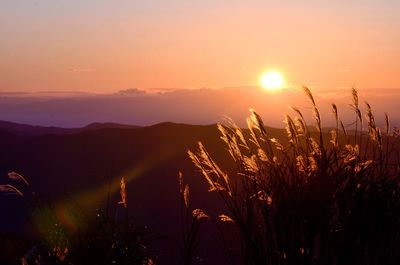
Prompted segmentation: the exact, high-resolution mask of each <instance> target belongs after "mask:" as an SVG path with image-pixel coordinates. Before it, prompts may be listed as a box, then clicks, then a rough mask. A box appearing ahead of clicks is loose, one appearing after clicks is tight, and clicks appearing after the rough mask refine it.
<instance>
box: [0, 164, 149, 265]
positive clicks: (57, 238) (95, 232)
mask: <svg viewBox="0 0 400 265" xmlns="http://www.w3.org/2000/svg"><path fill="white" fill-rule="evenodd" d="M8 176H9V178H10V179H11V180H17V181H20V182H22V183H23V184H24V185H25V186H26V187H29V188H30V185H29V183H28V181H27V180H26V179H25V178H24V177H22V176H21V175H19V174H17V173H15V172H11V173H9V174H8ZM125 185H126V184H125V180H124V178H122V179H121V189H120V194H121V201H120V202H118V205H117V206H118V208H117V209H116V210H117V211H121V210H122V211H124V213H125V214H124V217H123V218H122V219H119V218H117V216H116V215H115V216H113V217H111V216H110V215H109V213H104V212H103V211H101V210H98V211H97V213H96V214H95V215H93V216H92V215H86V214H84V213H83V212H82V211H80V210H79V207H74V209H67V208H71V207H72V206H71V205H69V204H68V203H67V202H64V203H61V204H60V205H55V204H53V203H50V202H39V200H37V199H36V198H35V200H32V201H33V204H32V217H33V220H34V224H35V227H36V230H37V233H38V235H39V240H38V241H37V242H36V243H35V244H34V245H33V246H32V247H31V248H30V249H29V250H28V251H27V252H26V254H25V255H24V256H23V257H22V258H21V264H23V265H30V264H35V265H53V264H77V265H78V264H104V265H106V264H107V265H108V264H120V265H124V264H138V265H139V264H140V265H151V264H154V263H153V259H152V257H151V253H150V250H149V248H148V246H149V244H150V239H149V238H148V234H149V233H148V231H147V227H146V226H143V225H140V224H139V223H137V222H135V221H134V220H133V219H132V218H131V217H129V215H128V210H127V207H128V201H127V192H126V190H125ZM21 190H22V189H18V188H17V187H16V186H15V185H11V184H5V185H0V191H1V192H3V193H6V194H12V195H17V196H21V197H23V198H24V197H25V194H24V192H23V191H21ZM31 193H32V194H34V193H33V192H31ZM119 205H120V206H119ZM60 209H61V210H62V211H69V214H71V212H74V214H75V215H76V216H69V218H70V220H68V221H69V222H71V221H72V219H74V220H75V221H76V222H77V223H75V224H70V223H68V221H67V222H66V221H65V220H62V219H63V216H62V214H61V215H60V213H59V212H58V210H60Z"/></svg>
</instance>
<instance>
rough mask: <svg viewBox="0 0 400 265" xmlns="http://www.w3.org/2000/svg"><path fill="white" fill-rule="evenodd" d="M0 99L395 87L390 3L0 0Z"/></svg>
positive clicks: (399, 77)
mask: <svg viewBox="0 0 400 265" xmlns="http://www.w3.org/2000/svg"><path fill="white" fill-rule="evenodd" d="M0 6H1V8H0V36H1V41H0V58H1V59H0V92H21V91H25V92H34V91H82V92H90V93H92V92H96V93H114V92H116V91H119V90H123V89H128V88H140V89H144V90H147V91H148V90H151V89H165V90H168V89H171V90H172V89H192V88H198V89H199V88H223V87H234V86H237V87H242V86H255V85H257V82H258V77H259V75H260V73H261V72H263V71H264V70H266V69H276V70H279V71H281V72H282V73H283V74H284V75H285V78H286V85H287V86H288V87H295V86H299V85H308V86H311V87H317V88H325V89H328V90H329V89H340V88H343V87H350V86H355V87H357V88H359V89H363V88H374V89H378V88H400V74H399V70H400V45H399V43H400V30H399V29H400V16H399V10H400V1H398V0H380V1H372V0H353V1H350V0H347V1H344V0H336V1H322V0H320V1H318V0H313V1H312V0H309V1H298V0H290V1H288V0H280V1H266V0H263V1H235V0H220V1H217V0H212V1H211V0H201V1H187V0H186V1H177V0H168V1H167V0H146V1H131V0H126V1H122V0H114V1H103V0H85V1H71V0H57V1H54V0H1V1H0Z"/></svg>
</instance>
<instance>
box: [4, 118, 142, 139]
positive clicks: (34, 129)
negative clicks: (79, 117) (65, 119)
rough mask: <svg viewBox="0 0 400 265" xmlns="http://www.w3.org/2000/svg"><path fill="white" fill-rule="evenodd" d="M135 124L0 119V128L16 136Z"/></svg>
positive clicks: (67, 132)
mask: <svg viewBox="0 0 400 265" xmlns="http://www.w3.org/2000/svg"><path fill="white" fill-rule="evenodd" d="M137 127H138V126H135V125H125V124H118V123H112V122H106V123H99V122H95V123H91V124H89V125H87V126H85V127H82V128H60V127H53V126H49V127H47V126H35V125H27V124H20V123H15V122H9V121H0V130H4V131H7V132H9V133H11V134H14V135H18V136H39V135H46V134H73V133H78V132H82V131H86V130H97V129H105V128H137Z"/></svg>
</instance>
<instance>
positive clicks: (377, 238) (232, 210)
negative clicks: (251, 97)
mask: <svg viewBox="0 0 400 265" xmlns="http://www.w3.org/2000/svg"><path fill="white" fill-rule="evenodd" d="M304 90H305V93H306V95H307V97H308V98H309V100H310V102H311V105H312V109H313V119H314V121H315V123H316V127H315V130H314V129H312V128H310V127H309V126H308V125H307V123H306V120H305V118H304V116H303V114H302V112H301V111H300V110H298V109H297V108H294V107H292V110H293V111H294V112H295V113H296V117H294V118H292V117H291V116H289V115H286V118H285V123H286V132H287V141H285V142H284V143H281V142H279V141H278V140H277V139H274V138H271V137H270V136H269V134H268V131H267V130H266V128H265V126H264V124H263V121H262V119H261V117H260V116H259V115H258V114H257V113H256V111H254V110H251V116H250V118H248V120H247V123H248V130H242V129H240V128H239V127H238V126H236V125H235V124H234V123H233V122H232V121H230V122H229V124H228V126H224V125H221V124H219V125H218V129H219V131H220V133H221V139H222V140H223V141H224V142H225V144H226V147H227V150H228V152H229V156H230V157H231V159H233V161H234V162H235V164H236V168H233V169H229V170H227V171H225V170H223V169H221V168H220V167H219V166H218V164H217V163H216V162H215V160H214V159H213V157H212V156H211V155H210V154H209V153H208V151H207V150H206V148H205V147H204V146H203V144H202V143H199V149H198V151H196V152H192V151H189V152H188V153H189V156H190V158H191V159H192V161H193V163H194V164H195V165H196V167H197V168H198V169H199V170H200V171H201V173H202V175H203V176H204V178H205V180H206V181H207V183H208V184H209V191H212V192H217V193H218V194H219V195H220V197H221V199H222V200H223V202H224V203H225V205H226V207H227V209H228V211H229V212H228V213H226V214H225V215H223V217H224V219H225V220H229V221H230V222H231V223H234V224H235V225H236V227H237V228H238V235H237V236H238V237H239V238H240V242H241V245H242V249H241V253H242V258H243V262H244V263H245V264H274V265H276V264H398V263H399V262H400V194H399V192H400V159H399V157H400V145H399V130H398V129H394V130H393V131H391V130H390V124H389V118H388V115H387V114H386V115H385V117H386V118H385V129H384V130H381V129H380V128H378V127H377V126H376V124H375V120H374V115H373V113H372V111H371V107H370V105H369V104H368V103H366V106H367V113H366V120H365V121H364V119H363V118H362V114H361V110H360V108H359V99H358V94H357V91H356V90H355V89H353V90H352V94H353V102H352V104H351V107H352V108H353V110H354V112H355V116H356V120H355V123H354V126H355V129H354V130H353V131H350V130H346V128H345V126H344V125H343V122H342V121H341V120H340V118H339V115H338V109H337V107H336V105H334V104H333V105H332V110H333V114H334V117H335V123H336V127H335V128H334V129H333V130H332V131H331V132H330V134H331V135H330V136H329V135H328V134H327V133H324V131H323V127H322V121H321V116H320V112H319V109H318V108H317V105H316V102H315V100H314V97H313V95H312V93H311V92H310V90H309V89H308V88H304ZM365 123H367V124H368V127H367V129H368V130H367V131H366V130H364V128H363V126H364V124H365ZM339 128H341V129H342V133H340V130H339Z"/></svg>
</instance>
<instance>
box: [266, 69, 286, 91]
mask: <svg viewBox="0 0 400 265" xmlns="http://www.w3.org/2000/svg"><path fill="white" fill-rule="evenodd" d="M284 83H285V80H284V78H283V75H282V74H281V73H279V72H277V71H268V72H265V73H263V74H262V75H261V77H260V85H261V87H262V88H264V89H267V90H269V91H276V90H280V89H282V88H283V85H284Z"/></svg>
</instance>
